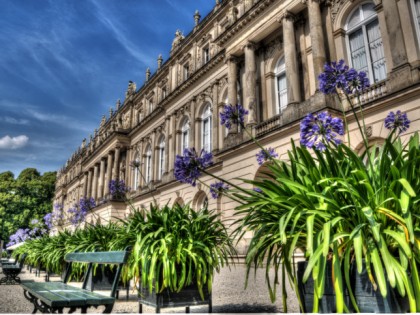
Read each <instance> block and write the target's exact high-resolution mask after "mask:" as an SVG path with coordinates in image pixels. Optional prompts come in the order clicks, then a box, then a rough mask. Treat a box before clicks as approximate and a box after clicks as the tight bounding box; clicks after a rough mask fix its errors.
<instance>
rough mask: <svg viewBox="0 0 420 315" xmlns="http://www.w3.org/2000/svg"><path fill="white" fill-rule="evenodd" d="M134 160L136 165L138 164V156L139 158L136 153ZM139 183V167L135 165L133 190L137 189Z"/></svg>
mask: <svg viewBox="0 0 420 315" xmlns="http://www.w3.org/2000/svg"><path fill="white" fill-rule="evenodd" d="M134 161H135V163H136V165H139V164H140V158H139V156H138V155H137V156H136V158H135V159H134ZM139 185H140V167H138V168H137V167H136V168H134V180H133V187H134V190H137V187H139Z"/></svg>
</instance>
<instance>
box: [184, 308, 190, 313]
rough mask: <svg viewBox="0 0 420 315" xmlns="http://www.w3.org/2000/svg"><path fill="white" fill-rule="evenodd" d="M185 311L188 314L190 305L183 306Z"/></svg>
mask: <svg viewBox="0 0 420 315" xmlns="http://www.w3.org/2000/svg"><path fill="white" fill-rule="evenodd" d="M185 313H187V314H189V313H190V307H189V306H187V307H186V308H185Z"/></svg>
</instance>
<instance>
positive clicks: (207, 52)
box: [203, 47, 210, 64]
mask: <svg viewBox="0 0 420 315" xmlns="http://www.w3.org/2000/svg"><path fill="white" fill-rule="evenodd" d="M209 61H210V49H209V47H206V48H203V64H206V63H207V62H209Z"/></svg>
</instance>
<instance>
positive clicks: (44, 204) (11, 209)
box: [0, 168, 56, 242]
mask: <svg viewBox="0 0 420 315" xmlns="http://www.w3.org/2000/svg"><path fill="white" fill-rule="evenodd" d="M55 180H56V172H46V173H44V174H43V175H41V174H40V173H39V172H38V170H36V169H34V168H27V169H24V170H23V171H22V172H21V173H20V174H19V176H18V177H17V178H16V179H15V178H14V174H13V173H12V172H10V171H9V172H4V173H1V174H0V220H1V224H2V226H4V228H2V234H1V238H2V239H4V240H6V242H7V241H8V240H9V236H10V235H11V234H12V233H14V232H15V231H16V230H17V229H19V228H27V227H29V224H30V222H31V220H33V219H38V220H40V221H41V220H43V217H44V216H45V214H47V213H49V212H51V211H52V199H53V196H54V189H55Z"/></svg>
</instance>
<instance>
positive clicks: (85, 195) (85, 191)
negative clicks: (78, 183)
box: [83, 172, 89, 198]
mask: <svg viewBox="0 0 420 315" xmlns="http://www.w3.org/2000/svg"><path fill="white" fill-rule="evenodd" d="M83 179H84V180H83V197H85V198H86V197H87V189H88V179H89V177H88V172H85V174H84V176H83Z"/></svg>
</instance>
